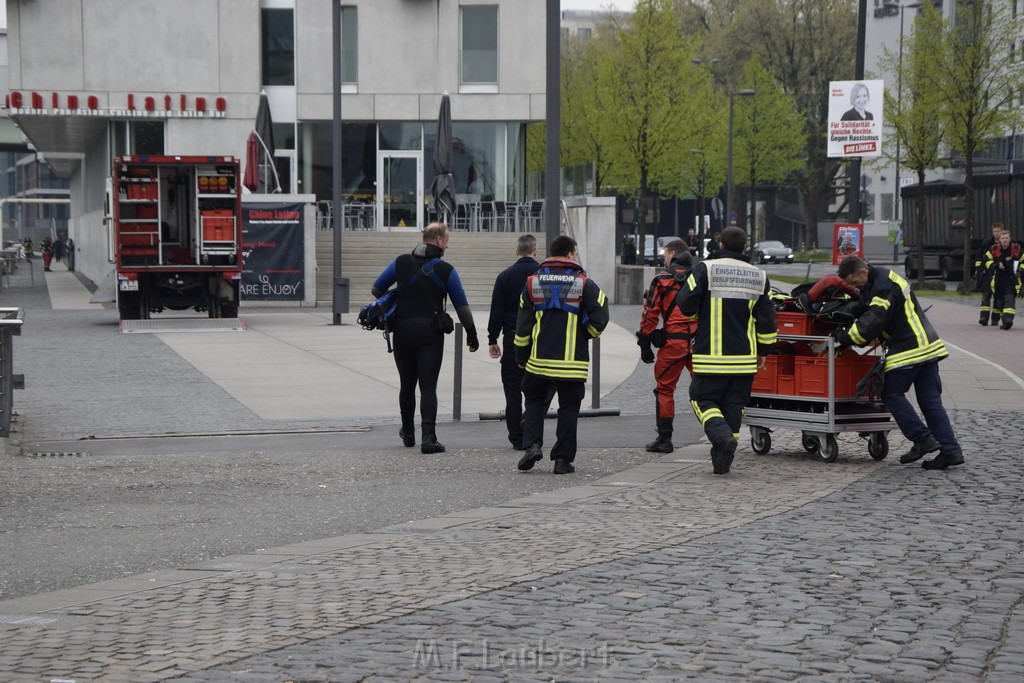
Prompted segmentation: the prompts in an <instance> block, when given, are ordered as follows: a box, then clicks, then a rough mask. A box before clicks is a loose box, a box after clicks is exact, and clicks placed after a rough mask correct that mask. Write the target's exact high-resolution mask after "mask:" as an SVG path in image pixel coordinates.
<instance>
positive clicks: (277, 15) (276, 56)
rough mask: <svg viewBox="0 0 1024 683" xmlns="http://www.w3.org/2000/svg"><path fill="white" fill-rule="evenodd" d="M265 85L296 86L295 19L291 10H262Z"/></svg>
mask: <svg viewBox="0 0 1024 683" xmlns="http://www.w3.org/2000/svg"><path fill="white" fill-rule="evenodd" d="M260 12H261V13H262V26H261V34H262V35H261V38H262V46H261V47H262V53H263V64H262V66H263V85H295V28H294V23H295V18H294V11H293V10H290V9H266V8H264V9H262V10H260Z"/></svg>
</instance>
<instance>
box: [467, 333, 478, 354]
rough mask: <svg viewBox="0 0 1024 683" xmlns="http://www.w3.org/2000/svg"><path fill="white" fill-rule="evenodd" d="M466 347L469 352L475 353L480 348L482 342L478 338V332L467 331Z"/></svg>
mask: <svg viewBox="0 0 1024 683" xmlns="http://www.w3.org/2000/svg"><path fill="white" fill-rule="evenodd" d="M466 346H468V347H469V352H470V353H473V352H475V351H476V350H477V349H479V348H480V340H479V339H477V337H476V330H475V329H472V330H466Z"/></svg>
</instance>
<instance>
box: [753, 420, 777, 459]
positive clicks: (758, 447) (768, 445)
mask: <svg viewBox="0 0 1024 683" xmlns="http://www.w3.org/2000/svg"><path fill="white" fill-rule="evenodd" d="M750 447H751V448H752V449H754V452H755V453H757V454H758V455H764V454H765V453H767V452H768V451H770V450H771V449H772V435H771V434H769V433H768V430H767V429H764V428H761V427H751V428H750Z"/></svg>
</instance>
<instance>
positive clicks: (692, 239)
mask: <svg viewBox="0 0 1024 683" xmlns="http://www.w3.org/2000/svg"><path fill="white" fill-rule="evenodd" d="M683 241H684V242H685V243H686V248H687V250H688V251H689V252H690V256H692V257H693V258H697V256H698V253H697V251H698V250H697V247H698V244H697V231H696V230H695V229H693V228H690V230H689V232H687V233H686V237H684V238H683Z"/></svg>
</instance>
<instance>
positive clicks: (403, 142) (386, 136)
mask: <svg viewBox="0 0 1024 683" xmlns="http://www.w3.org/2000/svg"><path fill="white" fill-rule="evenodd" d="M453 135H454V133H453ZM422 137H423V126H422V124H419V123H382V124H380V148H381V149H407V150H416V151H418V150H420V149H422V144H421V140H422Z"/></svg>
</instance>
